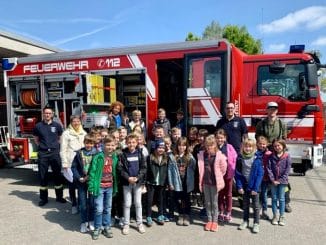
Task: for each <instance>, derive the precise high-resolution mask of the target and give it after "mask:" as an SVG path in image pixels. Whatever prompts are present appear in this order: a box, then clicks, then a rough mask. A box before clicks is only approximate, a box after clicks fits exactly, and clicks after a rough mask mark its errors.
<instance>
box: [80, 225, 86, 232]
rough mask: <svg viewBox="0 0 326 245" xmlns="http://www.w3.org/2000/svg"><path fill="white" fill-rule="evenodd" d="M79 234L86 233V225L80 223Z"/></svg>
mask: <svg viewBox="0 0 326 245" xmlns="http://www.w3.org/2000/svg"><path fill="white" fill-rule="evenodd" d="M80 232H81V233H86V232H87V223H81V224H80Z"/></svg>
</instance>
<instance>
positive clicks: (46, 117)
mask: <svg viewBox="0 0 326 245" xmlns="http://www.w3.org/2000/svg"><path fill="white" fill-rule="evenodd" d="M53 116H54V114H53V109H52V108H50V107H45V108H44V109H43V120H42V121H41V122H39V123H37V124H36V126H35V128H34V131H33V135H34V137H35V142H36V144H37V145H38V173H39V179H40V199H41V200H40V201H39V206H44V205H45V204H47V202H48V170H49V166H51V169H52V172H53V179H54V189H55V194H56V201H57V202H60V203H65V202H66V199H64V198H63V184H62V183H63V178H62V175H61V159H60V154H59V153H60V144H59V142H60V136H61V135H62V131H63V129H62V126H61V125H60V124H59V123H57V122H54V121H53Z"/></svg>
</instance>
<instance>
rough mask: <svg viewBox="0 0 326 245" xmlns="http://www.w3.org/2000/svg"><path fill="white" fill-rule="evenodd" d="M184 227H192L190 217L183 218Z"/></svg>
mask: <svg viewBox="0 0 326 245" xmlns="http://www.w3.org/2000/svg"><path fill="white" fill-rule="evenodd" d="M183 225H184V226H189V225H190V217H189V215H185V216H184V217H183Z"/></svg>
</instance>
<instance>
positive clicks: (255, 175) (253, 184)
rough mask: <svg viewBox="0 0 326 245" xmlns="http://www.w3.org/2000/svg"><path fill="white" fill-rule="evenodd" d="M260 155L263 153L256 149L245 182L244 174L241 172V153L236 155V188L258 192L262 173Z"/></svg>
mask: <svg viewBox="0 0 326 245" xmlns="http://www.w3.org/2000/svg"><path fill="white" fill-rule="evenodd" d="M262 157H263V154H262V153H261V152H259V151H257V152H256V154H255V156H254V161H253V163H252V166H251V170H250V175H249V181H248V182H247V180H246V178H245V176H244V175H243V174H242V164H243V162H244V158H243V156H242V155H239V156H238V159H237V165H236V171H235V181H236V186H237V190H239V189H243V190H245V191H255V192H260V185H261V182H262V180H263V175H264V169H263V163H262Z"/></svg>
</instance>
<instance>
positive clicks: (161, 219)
mask: <svg viewBox="0 0 326 245" xmlns="http://www.w3.org/2000/svg"><path fill="white" fill-rule="evenodd" d="M157 223H158V224H159V225H164V215H160V216H158V217H157Z"/></svg>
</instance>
